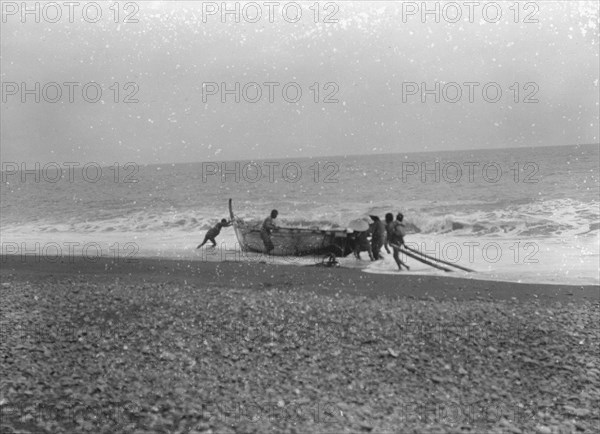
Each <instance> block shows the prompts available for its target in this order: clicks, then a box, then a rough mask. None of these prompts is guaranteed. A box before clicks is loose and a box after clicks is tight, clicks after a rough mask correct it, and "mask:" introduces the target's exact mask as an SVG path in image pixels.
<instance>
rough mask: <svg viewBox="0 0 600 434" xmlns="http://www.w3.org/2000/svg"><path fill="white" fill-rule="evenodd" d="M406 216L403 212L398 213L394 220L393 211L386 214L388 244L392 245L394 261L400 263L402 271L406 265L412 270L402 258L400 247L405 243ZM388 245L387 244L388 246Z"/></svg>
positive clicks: (399, 266)
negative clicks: (403, 221)
mask: <svg viewBox="0 0 600 434" xmlns="http://www.w3.org/2000/svg"><path fill="white" fill-rule="evenodd" d="M403 219H404V216H403V215H402V213H398V215H397V216H396V220H394V214H392V213H391V212H389V213H387V214H386V215H385V222H386V229H387V242H386V245H387V244H389V245H391V246H392V250H393V252H394V261H396V264H397V265H398V268H399V269H400V271H402V266H403V265H404V267H406V269H407V270H410V267H409V266H408V265H406V264H405V263H404V262H402V261H401V260H400V256H399V253H400V247H402V246H403V245H404V235H405V230H404V223H402V220H403ZM386 247H387V246H386Z"/></svg>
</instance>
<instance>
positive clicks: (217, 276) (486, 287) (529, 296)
mask: <svg viewBox="0 0 600 434" xmlns="http://www.w3.org/2000/svg"><path fill="white" fill-rule="evenodd" d="M0 265H1V267H0V275H1V276H2V279H3V282H4V281H5V280H7V279H8V280H16V281H23V280H27V281H33V282H38V281H47V280H48V279H62V278H69V277H77V276H80V277H87V278H89V277H93V278H94V279H95V281H97V282H99V283H100V282H103V283H107V282H110V283H114V282H115V281H116V280H118V281H119V282H123V283H129V284H135V283H153V282H165V283H167V282H168V283H182V284H186V285H189V284H195V285H197V286H200V287H211V288H235V289H248V290H251V291H257V290H258V291H260V290H270V289H278V290H284V291H285V290H287V291H297V292H300V291H302V292H307V291H308V292H313V293H316V294H318V295H326V296H336V295H340V294H344V295H352V296H363V297H368V298H377V297H386V298H410V299H429V300H431V299H432V298H433V299H434V300H436V301H438V300H439V301H442V300H455V301H460V300H486V299H487V300H490V301H491V300H518V301H539V302H556V301H560V302H583V301H585V300H587V301H591V302H598V301H600V285H565V284H544V283H540V284H532V283H514V282H504V281H493V280H478V279H468V278H462V277H450V278H446V277H441V276H427V275H411V274H402V273H398V274H375V273H365V272H363V271H362V270H360V269H354V268H343V267H340V268H326V267H316V266H297V265H284V264H263V263H253V262H242V261H230V262H228V261H223V262H213V261H197V260H187V259H185V260H179V259H170V258H168V259H167V258H136V259H132V260H130V261H127V260H124V259H113V258H97V259H94V260H93V261H91V260H89V259H85V258H83V257H63V258H60V260H59V259H58V258H57V260H56V262H51V261H48V260H47V259H46V260H43V259H40V258H39V257H37V256H35V255H31V256H27V255H25V256H21V255H1V256H0Z"/></svg>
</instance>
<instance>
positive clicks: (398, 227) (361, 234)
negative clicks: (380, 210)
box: [351, 213, 410, 270]
mask: <svg viewBox="0 0 600 434" xmlns="http://www.w3.org/2000/svg"><path fill="white" fill-rule="evenodd" d="M369 217H370V218H371V220H372V221H373V222H372V223H371V224H370V225H369V229H367V230H365V231H354V232H353V233H352V235H351V240H352V241H353V244H354V245H353V251H354V256H356V258H357V259H360V252H365V251H366V252H367V253H368V254H369V258H370V259H371V261H377V260H379V259H383V257H382V256H381V248H382V247H384V248H385V251H386V252H387V253H390V249H389V248H390V246H391V247H392V251H393V257H394V261H396V264H397V265H398V268H399V269H400V270H402V267H405V268H406V269H407V270H410V267H409V266H408V265H406V264H405V263H404V262H402V261H401V260H400V254H399V253H400V247H402V246H403V245H404V236H405V235H406V231H405V227H404V223H403V220H404V215H402V213H398V214H397V215H396V219H395V220H394V214H392V213H387V214H386V215H385V223H384V222H382V221H381V219H380V218H379V217H378V216H376V215H371V216H369ZM369 236H370V237H371V240H370V242H369Z"/></svg>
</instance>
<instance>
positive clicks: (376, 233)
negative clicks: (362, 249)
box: [371, 220, 386, 259]
mask: <svg viewBox="0 0 600 434" xmlns="http://www.w3.org/2000/svg"><path fill="white" fill-rule="evenodd" d="M371 231H372V232H373V236H372V237H371V250H372V251H373V258H375V259H379V258H380V255H379V251H380V250H381V248H382V247H383V245H384V244H385V238H386V228H385V223H383V222H382V221H381V220H377V221H374V222H373V223H372V224H371Z"/></svg>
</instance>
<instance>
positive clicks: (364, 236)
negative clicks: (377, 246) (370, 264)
mask: <svg viewBox="0 0 600 434" xmlns="http://www.w3.org/2000/svg"><path fill="white" fill-rule="evenodd" d="M370 233H371V231H369V230H366V231H360V232H355V233H354V236H353V238H352V241H353V250H354V256H356V258H357V259H360V252H365V251H366V252H367V253H368V254H369V258H370V259H371V260H373V254H372V253H371V244H370V243H369V234H370Z"/></svg>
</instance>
